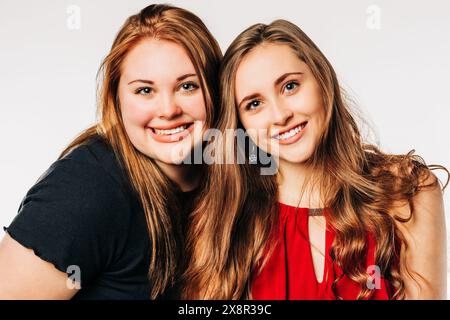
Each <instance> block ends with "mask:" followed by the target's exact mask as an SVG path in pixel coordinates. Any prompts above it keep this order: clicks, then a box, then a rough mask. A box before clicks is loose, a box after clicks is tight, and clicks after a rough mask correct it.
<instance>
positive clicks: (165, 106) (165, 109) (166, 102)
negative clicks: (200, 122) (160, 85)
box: [158, 92, 183, 119]
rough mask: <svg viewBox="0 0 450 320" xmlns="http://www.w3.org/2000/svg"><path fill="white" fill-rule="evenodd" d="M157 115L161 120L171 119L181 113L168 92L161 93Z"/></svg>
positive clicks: (172, 96)
mask: <svg viewBox="0 0 450 320" xmlns="http://www.w3.org/2000/svg"><path fill="white" fill-rule="evenodd" d="M158 113H159V114H158V115H159V117H161V118H165V119H173V118H176V117H177V116H179V115H181V114H182V113H183V110H182V109H181V107H180V106H179V105H178V104H177V102H176V99H175V97H174V95H173V94H172V93H170V92H167V93H162V94H161V100H160V104H159V107H158Z"/></svg>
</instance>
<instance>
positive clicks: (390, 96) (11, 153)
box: [0, 0, 450, 283]
mask: <svg viewBox="0 0 450 320" xmlns="http://www.w3.org/2000/svg"><path fill="white" fill-rule="evenodd" d="M170 3H171V4H174V5H178V6H181V7H183V8H186V9H189V10H191V11H193V12H194V13H196V14H197V15H199V16H200V17H201V18H202V19H203V20H204V22H205V23H206V25H207V26H208V27H209V28H210V30H211V32H212V33H213V34H214V35H215V36H216V38H217V39H218V41H219V43H220V45H221V47H222V49H223V50H225V49H226V48H227V46H228V45H229V44H230V42H231V41H232V40H233V39H234V38H235V37H236V36H237V35H238V34H239V33H240V32H241V31H242V30H244V29H245V28H247V27H248V26H250V25H251V24H254V23H257V22H264V23H269V22H271V21H272V20H274V19H277V18H284V19H288V20H290V21H292V22H294V23H296V24H298V25H299V26H300V27H301V28H302V29H303V30H304V31H305V32H306V33H307V34H308V35H309V36H310V37H311V38H312V39H313V41H314V42H315V43H316V44H317V45H318V46H319V48H321V50H322V51H323V52H324V54H325V55H326V56H327V57H328V59H329V60H330V61H331V63H332V64H333V66H334V67H335V70H336V72H337V74H338V77H339V80H340V82H341V85H342V86H343V87H344V88H345V89H346V90H348V91H349V93H350V94H351V96H352V97H353V99H354V100H355V101H356V102H357V104H358V106H359V108H360V110H362V112H363V114H364V115H365V118H366V119H367V120H368V121H369V122H370V124H371V126H372V128H373V129H374V130H375V133H376V140H375V141H379V144H380V146H381V147H382V148H383V150H385V151H388V152H393V153H406V152H408V151H409V150H411V149H415V150H416V152H417V153H418V154H419V155H421V156H422V157H423V158H424V159H425V160H426V162H427V163H428V164H434V163H437V164H442V165H444V166H446V167H447V168H450V150H449V148H448V147H449V144H448V138H449V136H450V135H449V133H448V130H447V124H448V122H449V119H450V118H449V115H450V102H449V94H448V93H449V84H450V81H449V75H450V58H449V57H450V41H449V32H450V2H448V1H445V0H442V1H438V0H431V1H427V2H426V1H424V0H422V1H406V0H373V1H367V0H341V1H331V0H329V1H326V0H320V1H318V0H316V1H303V0H291V1H288V0H277V1H261V0H253V1H242V0H241V1H206V0H197V1H171V2H170ZM149 4H151V2H147V1H133V2H132V4H131V3H130V2H128V1H106V0H95V1H92V0H91V1H81V0H79V1H76V0H73V1H65V0H59V1H50V0H40V1H31V0H30V1H18V0H6V1H5V0H0V146H1V149H0V226H7V225H9V223H10V222H11V220H12V219H13V217H14V216H15V215H16V214H17V209H18V207H19V204H20V202H21V200H22V198H23V196H24V195H25V193H26V192H27V190H28V189H29V188H30V187H31V186H32V185H33V184H34V182H35V181H36V180H37V178H38V177H39V176H40V175H41V174H42V173H43V172H44V171H45V170H46V169H47V168H48V167H49V165H50V164H51V163H52V162H53V161H55V160H56V158H57V156H58V155H59V153H60V152H61V151H62V149H63V148H64V147H65V146H66V145H67V144H68V143H69V142H70V141H71V140H72V139H73V138H74V137H75V136H76V135H77V133H79V132H80V131H81V130H83V129H85V128H87V127H88V126H89V125H91V124H93V123H94V121H95V86H96V82H95V75H96V72H97V69H98V67H99V65H100V62H101V60H102V58H104V56H105V55H106V54H107V52H108V50H109V48H110V46H111V44H112V41H113V39H114V36H115V34H116V32H117V31H118V29H119V28H120V26H121V25H122V23H123V22H124V21H125V19H126V18H127V17H128V16H129V15H131V14H134V13H136V12H138V11H139V10H140V9H142V8H143V7H145V6H147V5H149ZM71 5H75V6H77V7H78V8H79V9H80V25H79V27H80V28H79V29H76V28H75V29H73V27H74V25H73V24H71V22H73V20H71V17H72V18H73V15H72V13H68V12H67V9H68V8H69V7H70V6H71ZM374 6H375V7H374ZM372 8H375V11H377V10H378V12H379V15H377V13H374V11H372V10H373V9H372ZM377 18H379V19H377ZM374 19H375V20H374ZM374 21H375V22H374ZM377 22H378V24H377ZM374 23H375V24H374ZM75 27H76V25H75ZM374 27H375V28H374ZM377 27H379V28H378V29H377ZM441 177H442V179H444V178H445V176H444V175H441ZM449 194H450V192H449V191H447V192H446V193H445V195H444V197H445V202H446V204H445V206H446V212H447V214H448V212H450V196H449ZM447 229H449V228H447ZM0 236H1V233H0ZM449 283H450V282H449Z"/></svg>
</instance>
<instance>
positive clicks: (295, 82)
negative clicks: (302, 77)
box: [245, 81, 300, 110]
mask: <svg viewBox="0 0 450 320" xmlns="http://www.w3.org/2000/svg"><path fill="white" fill-rule="evenodd" d="M291 84H293V85H295V87H294V88H292V89H291V90H289V92H288V93H290V92H292V91H294V90H295V89H297V88H298V86H299V85H300V84H299V83H298V82H297V81H289V82H288V83H286V85H284V86H283V90H282V91H285V90H286V87H287V86H289V85H291ZM255 102H258V103H261V101H259V100H252V101H250V102H249V103H247V104H246V105H245V110H255V109H252V104H253V103H255ZM257 107H259V105H258V106H256V107H255V108H257Z"/></svg>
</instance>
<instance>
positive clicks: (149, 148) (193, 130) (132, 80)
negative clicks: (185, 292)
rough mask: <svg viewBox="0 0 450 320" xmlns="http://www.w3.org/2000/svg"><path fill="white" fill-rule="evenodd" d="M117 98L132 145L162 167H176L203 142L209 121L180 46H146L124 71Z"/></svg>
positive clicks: (133, 52) (136, 49) (148, 43)
mask: <svg viewBox="0 0 450 320" xmlns="http://www.w3.org/2000/svg"><path fill="white" fill-rule="evenodd" d="M118 95H119V101H120V108H121V113H122V119H123V123H124V127H125V130H126V132H127V134H128V137H129V138H130V140H131V142H132V144H133V145H134V147H135V148H136V149H138V150H139V151H140V152H142V153H143V154H145V155H146V156H148V157H150V158H153V159H155V160H156V161H157V162H163V163H166V164H174V163H175V164H177V163H179V162H181V161H182V160H183V159H184V158H185V157H186V156H187V155H188V154H189V152H190V151H191V150H192V148H193V147H194V145H195V144H197V143H198V142H199V141H200V140H201V132H202V130H203V125H204V121H205V119H206V110H205V102H204V98H203V92H202V89H201V87H200V79H199V76H198V75H197V73H196V72H195V68H194V65H193V64H192V61H191V60H190V59H189V56H188V55H187V53H186V51H185V50H184V49H183V48H182V47H181V46H180V45H178V44H176V43H174V42H170V41H165V40H156V39H144V40H141V41H140V42H139V43H138V44H137V45H136V46H135V47H133V49H132V50H131V51H130V52H129V53H128V54H127V56H126V58H125V60H124V62H123V64H122V66H121V77H120V81H119V88H118Z"/></svg>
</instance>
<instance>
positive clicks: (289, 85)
mask: <svg viewBox="0 0 450 320" xmlns="http://www.w3.org/2000/svg"><path fill="white" fill-rule="evenodd" d="M297 87H298V83H297V82H295V81H291V82H288V83H287V84H286V85H285V86H284V89H285V90H286V91H287V92H288V93H289V92H292V91H294V90H295V89H296V88H297Z"/></svg>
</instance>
